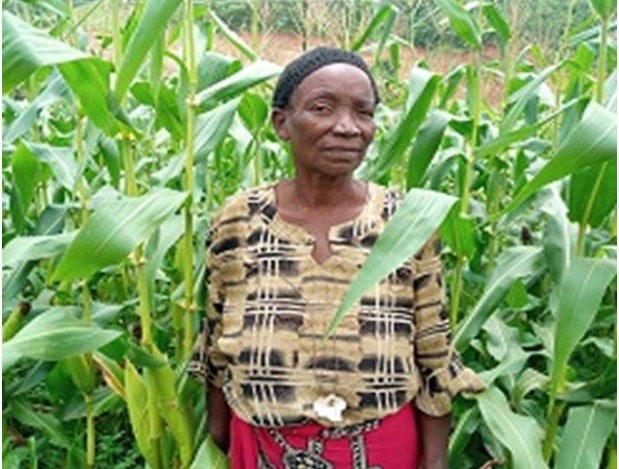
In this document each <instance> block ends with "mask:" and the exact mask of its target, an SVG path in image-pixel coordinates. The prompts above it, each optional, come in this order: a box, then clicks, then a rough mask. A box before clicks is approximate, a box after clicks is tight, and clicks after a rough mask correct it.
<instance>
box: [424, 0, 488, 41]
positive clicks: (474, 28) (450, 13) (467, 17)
mask: <svg viewBox="0 0 619 469" xmlns="http://www.w3.org/2000/svg"><path fill="white" fill-rule="evenodd" d="M434 3H436V4H437V5H438V7H439V8H440V9H441V10H442V11H443V13H445V14H446V15H447V18H449V23H450V24H451V27H452V28H453V29H454V31H455V32H456V34H457V35H458V37H459V38H460V39H462V40H463V41H464V42H468V43H469V44H470V45H471V46H473V47H475V48H476V49H479V48H481V33H480V31H479V27H478V25H477V23H475V20H474V19H473V16H472V15H471V14H470V13H469V12H468V11H466V10H465V9H464V8H463V7H462V5H460V4H459V3H458V2H456V1H454V0H434Z"/></svg>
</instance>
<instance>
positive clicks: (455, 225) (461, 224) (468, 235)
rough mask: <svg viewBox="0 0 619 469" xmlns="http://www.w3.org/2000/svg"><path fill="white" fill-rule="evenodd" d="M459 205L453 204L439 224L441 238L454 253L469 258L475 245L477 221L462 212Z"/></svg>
mask: <svg viewBox="0 0 619 469" xmlns="http://www.w3.org/2000/svg"><path fill="white" fill-rule="evenodd" d="M460 205H461V204H456V205H454V206H453V208H452V209H451V210H450V212H449V215H448V216H447V218H446V220H445V223H443V225H442V226H441V239H443V241H445V243H446V244H447V245H448V246H449V247H450V248H451V249H452V250H453V252H454V253H455V254H457V255H459V256H464V257H466V258H468V259H470V258H472V257H473V256H474V255H475V249H476V246H477V237H478V236H477V223H476V222H475V219H474V218H473V217H471V216H469V215H463V214H462V212H461V210H460Z"/></svg>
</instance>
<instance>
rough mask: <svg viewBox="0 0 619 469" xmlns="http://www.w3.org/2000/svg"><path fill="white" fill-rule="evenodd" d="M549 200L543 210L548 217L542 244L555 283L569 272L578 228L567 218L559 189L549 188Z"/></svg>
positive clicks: (543, 205) (544, 204)
mask: <svg viewBox="0 0 619 469" xmlns="http://www.w3.org/2000/svg"><path fill="white" fill-rule="evenodd" d="M547 193H548V199H547V200H546V201H545V202H544V203H543V204H542V206H541V210H542V211H543V212H544V213H546V214H547V215H548V218H547V219H546V226H545V227H544V235H543V239H542V243H543V246H544V256H545V257H546V261H547V262H548V269H549V271H550V274H551V275H552V278H553V279H554V281H555V282H557V283H558V282H560V280H561V276H562V275H563V273H564V272H565V271H566V270H567V268H568V267H569V265H570V261H571V259H572V253H573V252H574V246H575V244H576V243H575V240H576V227H575V226H574V225H572V224H571V223H570V221H569V220H568V218H567V207H566V206H565V203H564V202H563V199H562V198H561V195H560V194H559V192H558V188H557V187H553V186H549V187H548V191H547Z"/></svg>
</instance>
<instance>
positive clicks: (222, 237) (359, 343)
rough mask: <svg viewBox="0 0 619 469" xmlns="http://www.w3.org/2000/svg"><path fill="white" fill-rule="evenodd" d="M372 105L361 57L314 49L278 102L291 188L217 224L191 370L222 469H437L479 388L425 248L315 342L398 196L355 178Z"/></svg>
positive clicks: (252, 199)
mask: <svg viewBox="0 0 619 469" xmlns="http://www.w3.org/2000/svg"><path fill="white" fill-rule="evenodd" d="M378 102H379V96H378V92H377V89H376V84H375V83H374V79H373V78H372V75H371V73H370V71H369V69H368V67H367V65H366V64H365V63H364V61H363V60H362V59H361V58H360V57H359V56H357V55H355V54H353V53H350V52H346V51H342V50H339V49H330V48H318V49H314V50H312V51H310V52H308V53H306V54H304V55H302V56H301V57H299V58H298V59H296V60H295V61H293V62H292V63H290V64H289V65H288V66H287V67H286V68H285V70H284V71H283V73H282V75H281V76H280V79H279V82H278V84H277V86H276V88H275V92H274V96H273V111H272V122H273V126H274V128H275V131H276V132H277V134H278V136H279V137H280V138H281V139H282V140H284V141H286V142H288V143H289V144H290V148H291V150H292V154H293V157H294V163H295V169H296V173H295V176H294V178H293V179H291V180H285V181H281V182H279V183H277V184H274V185H272V186H268V187H261V188H257V189H252V190H250V191H248V192H245V193H242V194H240V195H236V196H234V197H232V198H231V199H230V200H228V201H227V203H226V204H225V205H224V207H223V208H222V209H221V210H220V211H219V213H218V214H217V215H216V217H215V218H214V221H213V223H212V229H211V244H210V249H209V261H208V265H209V272H210V274H209V307H208V312H207V324H206V327H205V331H207V332H206V333H205V334H204V335H203V337H204V341H203V342H204V343H203V344H202V347H201V348H200V351H199V352H198V353H197V355H198V356H197V357H196V360H195V362H194V364H193V369H194V370H200V369H201V370H203V374H204V376H205V377H206V378H207V380H208V396H207V398H208V417H209V430H210V432H211V434H212V436H213V438H214V440H215V442H216V443H217V444H218V445H219V446H220V447H221V448H222V449H223V450H224V451H226V452H228V451H229V455H230V458H231V464H232V468H233V469H236V468H239V469H241V468H243V469H249V468H252V469H253V468H258V467H260V468H262V467H265V468H283V467H286V468H288V467H290V468H300V467H320V468H338V469H339V468H384V469H399V468H407V469H410V468H416V467H423V468H425V469H430V468H446V467H447V440H448V434H449V428H450V417H449V414H450V402H451V398H452V396H453V395H454V394H456V393H457V392H460V391H470V392H475V391H479V390H481V389H482V387H483V385H482V383H481V381H480V380H479V379H478V378H477V377H476V376H475V374H474V373H472V372H471V371H470V370H468V369H467V368H464V367H463V366H462V365H461V364H460V362H459V359H458V357H457V355H456V354H455V353H452V351H451V348H450V331H449V327H448V321H447V314H446V312H445V304H444V292H443V288H442V280H441V264H440V261H439V259H438V252H437V249H436V244H437V243H436V242H435V241H434V240H433V241H431V242H429V243H427V244H426V246H425V247H424V248H423V249H422V250H421V251H420V252H419V253H418V254H417V255H416V256H415V257H414V258H413V259H411V260H410V261H409V262H407V263H405V264H404V265H402V267H401V268H399V269H398V270H397V271H396V272H394V273H393V274H391V275H390V276H389V277H388V278H387V279H385V280H384V281H383V282H381V283H380V285H377V286H376V287H375V288H374V289H373V290H372V291H370V292H367V293H366V294H365V295H364V297H363V298H362V299H361V301H360V302H359V304H358V305H357V306H356V307H355V308H353V310H352V311H351V312H349V313H348V314H347V315H346V317H345V319H344V321H343V322H342V323H341V325H340V326H339V327H338V329H337V330H336V332H335V333H334V334H333V336H332V337H331V338H330V339H328V340H324V338H323V337H324V332H325V330H326V328H327V325H328V324H329V322H330V320H331V319H332V317H333V314H334V312H335V311H336V309H337V307H338V305H339V302H340V301H341V299H342V297H343V295H344V293H345V291H346V289H347V287H348V285H349V283H350V280H351V279H352V278H353V277H354V275H355V274H356V273H357V272H358V270H359V268H360V267H361V265H362V264H363V262H364V260H365V259H366V257H367V255H368V253H369V251H370V250H371V248H372V245H373V244H374V242H375V241H376V238H377V237H378V235H379V234H380V232H381V230H382V228H383V227H384V226H385V224H386V223H387V222H388V221H389V218H390V217H391V215H392V214H393V212H394V211H395V209H396V208H397V204H398V201H399V197H398V195H397V194H396V193H395V192H393V191H391V190H388V189H384V188H382V187H379V186H377V185H374V184H372V183H366V182H363V181H359V180H356V179H354V177H353V172H354V170H355V169H356V168H357V167H358V166H359V164H360V163H361V161H362V159H363V157H364V155H365V152H366V150H367V148H368V146H369V145H370V143H371V142H372V139H373V137H374V131H375V124H374V121H373V114H374V110H375V108H376V105H377V104H378Z"/></svg>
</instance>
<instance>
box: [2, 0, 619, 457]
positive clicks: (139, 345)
mask: <svg viewBox="0 0 619 469" xmlns="http://www.w3.org/2000/svg"><path fill="white" fill-rule="evenodd" d="M2 27H3V36H2V81H3V83H2V87H3V108H2V123H3V129H2V151H3V159H2V187H3V198H2V207H3V216H2V245H3V250H2V267H3V286H2V294H3V303H2V314H3V331H2V341H3V345H2V379H3V388H2V411H3V412H2V424H3V431H2V442H3V464H5V465H6V467H15V468H38V467H41V468H48V467H49V468H60V467H69V468H73V467H114V468H123V467H126V468H133V467H150V468H152V469H158V468H162V469H168V468H175V467H178V468H192V469H193V468H204V467H226V464H227V461H226V458H225V457H224V456H223V455H222V454H221V453H220V452H219V451H218V450H217V448H216V447H215V446H214V445H213V444H212V442H211V440H210V439H208V438H207V434H206V431H205V411H204V409H205V403H204V393H203V388H202V386H201V385H200V384H199V383H196V382H195V381H193V380H192V379H191V378H189V377H188V376H187V373H186V366H187V360H188V358H189V356H190V354H191V350H192V347H193V345H194V343H195V340H196V337H197V333H198V329H199V323H200V317H201V315H202V313H203V311H202V308H203V304H204V300H205V298H206V295H207V294H208V293H207V292H205V291H204V285H203V276H204V264H203V258H204V240H205V236H206V232H207V229H208V222H209V215H210V214H212V213H213V211H214V210H216V208H217V207H218V206H219V205H220V204H221V203H222V201H223V200H224V199H225V197H227V196H228V195H230V194H233V193H235V192H236V191H237V190H240V189H243V188H246V187H250V186H254V185H258V184H264V183H268V182H270V181H274V180H277V179H280V178H282V177H286V176H289V175H290V174H291V171H292V164H291V160H290V154H289V149H288V148H287V146H286V145H284V144H282V143H281V142H280V141H278V139H277V138H276V136H275V135H274V133H273V131H272V129H271V127H270V125H269V118H268V115H269V98H270V93H271V91H272V87H273V83H274V78H275V77H276V76H277V74H278V73H279V72H280V71H281V66H282V65H284V64H285V63H287V62H288V61H289V60H290V59H291V58H293V57H296V56H297V55H298V54H299V53H300V52H301V51H302V50H304V49H306V48H310V47H312V46H315V45H318V44H331V45H338V46H340V47H344V48H347V49H350V50H355V51H358V52H360V53H361V54H363V55H364V56H365V57H366V59H367V60H368V62H369V63H370V64H371V65H372V69H373V72H374V74H375V76H376V77H377V79H378V82H379V87H380V90H381V94H382V97H383V103H381V106H380V108H379V109H378V112H377V115H376V120H377V124H378V131H377V137H376V141H375V143H374V144H373V145H372V147H371V148H370V150H369V153H368V156H367V159H366V161H365V163H364V164H363V166H362V167H361V168H360V170H359V176H360V177H363V178H365V179H370V180H373V181H376V182H379V183H382V184H386V185H390V186H393V187H397V188H400V189H402V190H403V191H406V192H407V196H406V198H405V201H404V203H403V205H402V208H401V209H400V211H399V212H398V215H397V216H396V217H395V219H394V220H393V222H392V223H391V224H390V226H389V227H388V230H387V232H386V233H385V235H384V236H383V237H381V239H380V240H379V241H378V242H377V244H376V247H375V249H374V250H373V252H372V254H371V255H370V257H369V258H368V261H367V263H366V264H365V265H364V267H363V268H362V270H361V271H360V273H359V276H358V277H357V279H356V280H355V281H354V282H353V284H352V285H351V287H350V290H349V293H348V295H347V296H346V298H344V300H343V302H342V306H341V308H340V311H338V313H337V315H336V317H335V318H334V320H333V323H332V324H331V326H330V329H329V330H333V329H334V328H336V327H337V325H338V321H340V320H341V317H342V315H343V314H346V311H347V309H348V308H349V307H350V306H351V305H352V304H354V303H355V302H356V301H357V300H358V299H359V297H360V295H361V294H362V293H363V291H364V290H365V289H367V288H369V287H370V286H371V285H372V284H373V283H375V282H378V281H380V280H381V279H382V278H383V277H384V276H385V275H386V274H388V273H389V272H390V271H391V270H393V269H394V268H396V267H397V266H398V265H399V264H400V263H401V262H402V261H403V260H404V259H406V258H407V257H410V256H411V255H413V254H414V252H416V250H417V249H419V247H420V246H421V245H422V243H423V242H424V241H425V239H426V238H427V237H428V236H429V235H430V234H431V233H432V232H434V231H435V230H437V229H440V230H441V234H442V237H443V240H444V241H445V245H446V246H445V252H444V260H445V263H446V267H447V272H446V281H447V283H448V287H449V294H450V300H451V301H450V305H451V307H450V312H449V314H450V320H451V323H452V327H453V330H454V344H455V346H456V348H457V349H458V350H459V351H460V353H461V354H462V355H463V357H464V359H465V361H466V362H467V364H470V365H471V366H472V367H473V368H475V369H476V370H478V371H479V373H480V375H481V376H482V377H483V379H484V380H485V381H486V383H487V384H488V390H487V391H486V392H485V393H483V394H481V395H479V396H475V397H472V396H469V397H462V398H460V397H459V398H458V399H457V400H456V402H455V417H456V418H455V421H454V422H455V426H454V429H453V434H452V438H451V443H450V448H449V450H450V467H454V468H463V469H466V468H473V467H475V468H478V467H485V468H490V467H496V468H500V467H505V468H522V469H531V468H544V467H554V468H559V469H563V468H568V469H569V468H578V469H583V468H585V469H586V468H599V467H605V468H616V350H617V344H616V340H617V339H616V337H617V334H616V280H615V277H616V190H617V188H616V186H617V175H616V173H617V167H616V159H617V155H616V146H617V141H616V2H614V1H609V0H548V1H544V2H540V1H534V0H484V1H481V0H480V1H475V2H469V3H464V2H459V1H457V0H408V1H405V0H391V1H369V0H280V1H267V0H237V1H224V0H210V1H197V0H193V1H192V0H184V1H183V0H137V1H130V2H129V1H123V0H94V1H78V0H75V1H71V0H68V1H66V0H5V1H4V2H3V14H2ZM325 332H328V331H325Z"/></svg>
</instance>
